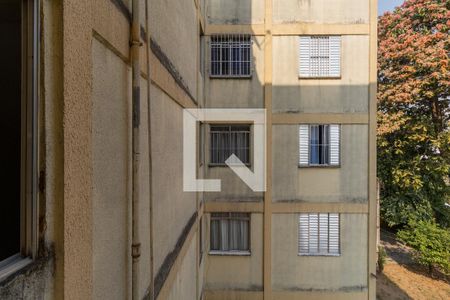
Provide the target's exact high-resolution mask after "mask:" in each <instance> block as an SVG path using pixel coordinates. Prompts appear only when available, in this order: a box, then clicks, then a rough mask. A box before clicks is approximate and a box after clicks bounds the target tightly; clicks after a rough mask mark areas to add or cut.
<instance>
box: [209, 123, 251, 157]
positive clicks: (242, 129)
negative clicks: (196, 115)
mask: <svg viewBox="0 0 450 300" xmlns="http://www.w3.org/2000/svg"><path fill="white" fill-rule="evenodd" d="M210 136H211V139H210V149H211V151H210V164H213V165H225V161H226V160H227V159H228V158H229V157H230V155H231V154H234V155H236V156H237V157H238V158H239V159H240V160H241V161H242V163H244V164H247V165H248V164H250V125H211V128H210Z"/></svg>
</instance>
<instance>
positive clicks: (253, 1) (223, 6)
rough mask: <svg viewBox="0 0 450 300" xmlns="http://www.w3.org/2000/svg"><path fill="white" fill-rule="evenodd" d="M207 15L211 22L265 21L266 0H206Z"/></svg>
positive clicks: (255, 22)
mask: <svg viewBox="0 0 450 300" xmlns="http://www.w3.org/2000/svg"><path fill="white" fill-rule="evenodd" d="M205 1H206V17H207V20H208V22H209V23H211V24H261V23H264V1H261V0H205Z"/></svg>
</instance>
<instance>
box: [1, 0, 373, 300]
mask: <svg viewBox="0 0 450 300" xmlns="http://www.w3.org/2000/svg"><path fill="white" fill-rule="evenodd" d="M0 7H1V8H2V9H1V10H0V11H1V13H2V18H1V20H3V21H0V34H1V40H2V41H8V42H7V43H6V44H8V46H6V44H5V47H2V50H1V51H2V55H1V65H2V66H3V68H2V71H0V73H1V75H0V76H1V77H0V80H1V81H0V84H1V85H2V87H3V88H4V95H5V103H6V106H5V109H7V111H8V112H9V113H8V114H5V117H4V118H3V120H2V133H3V136H4V139H5V145H7V146H6V147H3V149H2V165H4V166H6V168H5V172H3V177H2V178H3V180H2V188H3V189H4V191H5V200H4V201H2V204H1V210H0V214H1V217H0V223H1V226H0V228H2V229H1V230H2V236H3V237H4V240H3V243H2V244H1V245H2V246H1V247H0V248H1V252H0V254H1V256H0V298H1V299H90V298H93V299H131V298H134V299H331V298H333V299H375V282H376V276H375V274H376V269H375V262H376V199H375V197H376V195H375V194H376V192H375V190H376V187H375V184H376V182H375V181H376V178H375V176H376V147H375V130H376V36H377V35H376V21H377V17H376V14H377V3H376V1H372V0H364V1H361V0H338V1H326V0H317V1H307V0H301V1H298V0H183V1H180V0H149V1H144V0H140V1H136V0H96V1H89V0H76V1H75V0H61V1H50V0H2V1H1V2H0ZM136 16H137V17H138V18H136ZM133 30H134V31H133ZM136 49H138V51H136ZM19 53H20V54H21V55H18V54H19ZM136 54H138V55H136ZM186 108H200V109H201V108H214V109H230V108H231V109H239V108H242V109H265V111H266V132H265V133H266V145H265V149H264V152H265V156H266V158H265V162H264V163H265V169H266V174H265V178H266V190H265V191H263V192H261V191H257V192H255V191H253V190H252V189H251V188H250V187H248V186H247V185H246V184H245V183H244V182H243V181H242V179H240V178H239V177H238V176H237V175H236V174H234V173H233V171H232V170H231V169H230V168H228V167H227V165H226V163H225V161H226V160H227V158H228V157H229V156H230V155H231V154H235V155H236V156H237V157H238V158H239V159H240V160H241V162H243V163H244V164H246V165H247V166H248V167H249V168H250V169H252V168H253V167H254V164H255V161H254V155H253V153H254V150H255V147H257V145H254V143H253V142H254V124H252V123H251V122H250V121H249V122H242V121H240V122H236V121H232V120H230V121H229V122H223V121H220V122H214V121H208V122H199V123H198V124H197V134H196V139H195V140H192V143H195V144H196V145H197V150H198V151H197V153H196V155H197V157H196V160H197V163H196V168H197V170H196V173H197V174H196V175H197V177H198V178H204V179H220V180H221V191H220V192H186V191H184V189H183V110H184V109H186ZM19 129H20V130H19ZM3 245H4V246H3Z"/></svg>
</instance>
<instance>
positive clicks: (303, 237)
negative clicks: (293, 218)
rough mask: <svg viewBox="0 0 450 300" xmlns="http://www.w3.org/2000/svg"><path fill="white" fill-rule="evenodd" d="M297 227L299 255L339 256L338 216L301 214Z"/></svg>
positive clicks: (332, 214)
mask: <svg viewBox="0 0 450 300" xmlns="http://www.w3.org/2000/svg"><path fill="white" fill-rule="evenodd" d="M298 227H299V230H298V254H299V255H339V253H340V252H339V251H340V249H339V214H337V213H302V214H300V216H299V222H298Z"/></svg>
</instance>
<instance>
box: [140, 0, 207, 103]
mask: <svg viewBox="0 0 450 300" xmlns="http://www.w3.org/2000/svg"><path fill="white" fill-rule="evenodd" d="M196 12H197V11H196V8H195V5H194V1H179V0H155V1H150V5H149V10H148V13H149V20H150V27H151V37H152V39H154V40H155V41H156V42H157V43H158V45H159V46H160V47H161V48H162V50H163V51H164V53H165V54H166V55H167V57H168V58H169V59H170V60H171V62H172V64H173V65H174V66H175V68H176V70H177V71H178V72H179V74H180V75H181V77H182V80H183V81H184V82H185V83H186V84H187V86H188V87H189V91H190V92H191V94H192V96H193V97H194V98H197V83H196V82H197V74H198V64H197V52H198V49H199V48H198V47H199V34H198V22H197V14H196Z"/></svg>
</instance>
